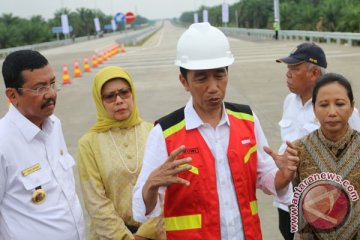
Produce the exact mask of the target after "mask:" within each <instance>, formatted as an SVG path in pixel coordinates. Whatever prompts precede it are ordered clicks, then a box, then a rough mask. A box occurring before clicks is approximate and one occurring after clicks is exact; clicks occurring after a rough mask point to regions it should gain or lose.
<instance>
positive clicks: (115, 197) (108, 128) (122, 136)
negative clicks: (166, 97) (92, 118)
mask: <svg viewBox="0 0 360 240" xmlns="http://www.w3.org/2000/svg"><path fill="white" fill-rule="evenodd" d="M92 90H93V98H94V101H95V104H96V112H97V121H96V123H95V124H94V125H93V126H92V127H91V128H90V129H89V131H88V132H87V133H85V135H84V136H83V137H82V138H81V139H80V141H79V145H78V169H79V174H80V182H81V187H82V191H83V196H84V202H85V207H86V209H87V211H88V213H89V215H90V220H91V227H90V239H121V240H128V239H129V240H130V239H131V240H132V239H135V240H140V239H162V237H161V236H162V224H161V221H160V219H151V220H150V221H148V222H146V223H144V224H142V225H140V223H138V222H136V221H134V219H133V217H132V210H131V209H132V207H131V198H132V190H133V187H134V185H135V183H136V180H137V177H138V175H139V172H140V170H141V165H142V158H143V154H144V147H145V142H146V138H147V135H148V133H149V131H150V129H151V128H152V126H153V125H152V124H151V123H148V122H145V121H143V120H142V119H141V118H140V116H139V112H138V108H137V106H136V94H135V88H134V85H133V81H132V79H131V77H130V75H129V74H128V72H127V71H125V70H124V69H122V68H120V67H115V66H110V67H105V68H103V69H102V70H100V71H99V72H98V73H97V74H96V76H95V79H94V81H93V88H92Z"/></svg>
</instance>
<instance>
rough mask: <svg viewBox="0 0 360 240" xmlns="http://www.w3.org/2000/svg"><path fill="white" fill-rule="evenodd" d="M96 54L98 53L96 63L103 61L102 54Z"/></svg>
mask: <svg viewBox="0 0 360 240" xmlns="http://www.w3.org/2000/svg"><path fill="white" fill-rule="evenodd" d="M97 55H98V64H102V62H103V58H102V55H101V54H100V53H98V54H97Z"/></svg>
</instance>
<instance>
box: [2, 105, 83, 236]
mask: <svg viewBox="0 0 360 240" xmlns="http://www.w3.org/2000/svg"><path fill="white" fill-rule="evenodd" d="M74 164H75V162H74V159H73V158H72V157H71V156H70V154H69V153H68V151H67V148H66V145H65V141H64V137H63V133H62V129H61V124H60V121H59V119H58V118H56V117H55V116H50V117H49V118H47V119H46V120H45V122H44V124H43V129H42V130H41V129H40V128H38V127H37V126H36V125H34V124H33V123H32V122H30V121H29V120H28V119H27V118H25V117H24V116H23V115H22V114H21V113H20V112H19V111H18V110H17V109H16V108H15V107H13V106H11V107H10V109H9V111H8V113H7V114H6V115H5V116H4V118H2V119H1V120H0V240H11V239H16V240H20V239H30V240H32V239H34V240H35V239H39V238H44V239H61V240H76V239H85V226H84V220H83V214H82V209H81V206H80V202H79V199H78V197H77V195H76V192H75V181H74V175H73V169H72V168H73V166H74ZM31 167H32V168H31ZM30 169H32V170H30ZM37 187H41V189H43V190H44V191H45V192H46V195H47V196H46V198H45V200H44V201H43V202H42V203H40V204H35V203H34V202H33V201H32V194H33V192H34V191H35V188H37Z"/></svg>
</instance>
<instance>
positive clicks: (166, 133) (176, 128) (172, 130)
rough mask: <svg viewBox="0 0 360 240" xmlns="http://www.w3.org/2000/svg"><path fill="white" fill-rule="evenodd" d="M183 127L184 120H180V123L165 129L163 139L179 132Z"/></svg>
mask: <svg viewBox="0 0 360 240" xmlns="http://www.w3.org/2000/svg"><path fill="white" fill-rule="evenodd" d="M184 126H185V119H184V120H182V121H181V122H179V123H177V124H176V125H174V126H172V127H170V128H168V129H166V130H165V131H164V137H165V138H167V137H168V136H170V135H171V134H174V133H176V132H177V131H179V130H180V129H182V128H183V127H184Z"/></svg>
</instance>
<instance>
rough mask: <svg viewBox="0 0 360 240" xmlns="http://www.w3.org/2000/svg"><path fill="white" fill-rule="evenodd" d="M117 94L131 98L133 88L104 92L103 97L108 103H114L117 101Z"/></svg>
mask: <svg viewBox="0 0 360 240" xmlns="http://www.w3.org/2000/svg"><path fill="white" fill-rule="evenodd" d="M117 96H119V97H121V98H122V99H127V98H129V97H130V96H131V88H129V87H127V88H122V89H120V90H117V91H114V92H110V93H107V94H104V95H103V96H102V99H103V100H104V101H105V102H107V103H112V102H115V101H116V98H117Z"/></svg>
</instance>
